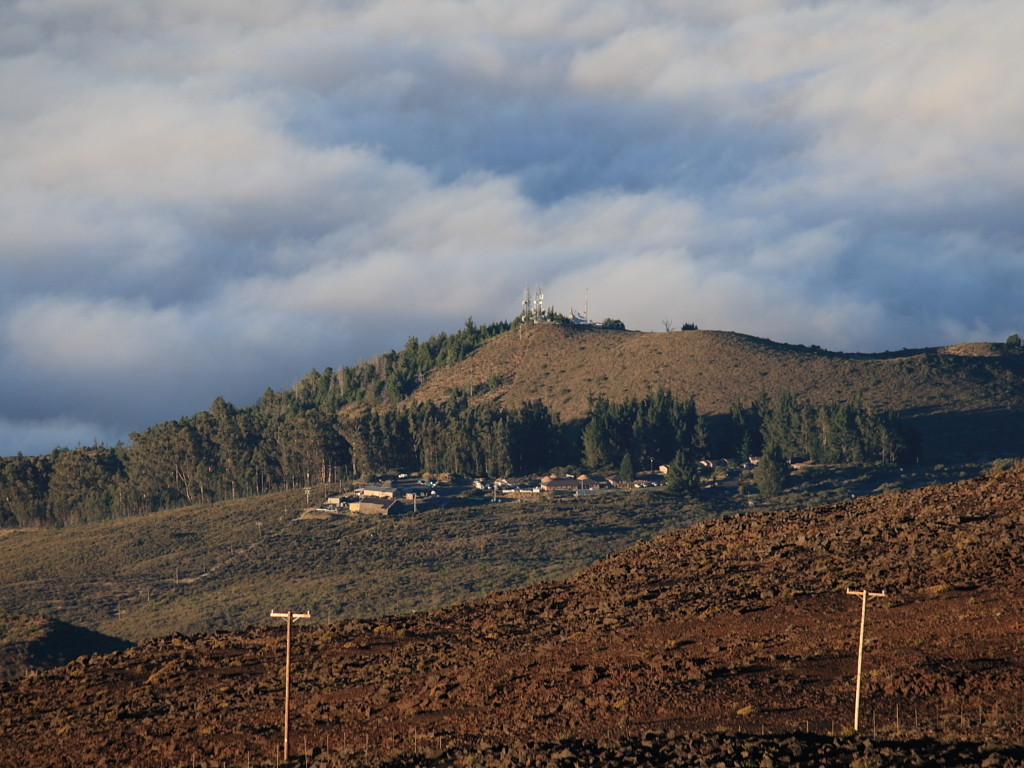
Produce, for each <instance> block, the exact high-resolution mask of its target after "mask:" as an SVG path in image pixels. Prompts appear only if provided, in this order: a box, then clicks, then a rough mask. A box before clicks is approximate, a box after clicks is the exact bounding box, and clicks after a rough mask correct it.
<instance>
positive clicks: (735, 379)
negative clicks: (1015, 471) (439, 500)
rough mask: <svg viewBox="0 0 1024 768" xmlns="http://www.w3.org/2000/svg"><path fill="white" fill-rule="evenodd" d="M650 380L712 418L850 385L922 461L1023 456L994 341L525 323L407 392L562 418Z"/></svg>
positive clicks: (1002, 358) (830, 393)
mask: <svg viewBox="0 0 1024 768" xmlns="http://www.w3.org/2000/svg"><path fill="white" fill-rule="evenodd" d="M657 387H667V388H669V389H671V390H672V391H673V392H674V393H676V394H677V395H694V396H695V398H696V403H697V408H698V411H699V412H701V413H703V414H705V415H708V416H711V417H715V416H722V415H725V414H728V413H729V410H730V408H731V407H732V405H733V403H735V402H739V403H741V404H743V405H749V404H750V403H751V402H753V401H754V400H755V399H756V398H757V397H758V395H759V394H760V393H761V392H767V393H768V394H769V395H777V394H779V393H780V392H783V391H788V392H791V393H792V394H793V395H795V396H796V397H797V398H798V399H800V400H806V401H809V402H813V403H817V404H824V403H832V402H848V401H850V400H851V399H853V398H854V397H855V396H856V395H857V394H861V395H862V396H863V398H864V400H865V401H866V402H868V403H870V404H871V405H872V406H874V407H875V408H878V409H882V410H894V411H897V412H899V413H900V414H901V415H902V416H903V417H904V418H905V419H906V420H907V422H908V423H909V424H912V425H913V426H914V427H915V428H917V429H918V430H919V432H920V433H921V436H922V446H923V454H922V457H921V460H922V461H923V462H928V463H934V462H937V461H963V460H968V459H970V460H975V459H978V458H981V457H990V458H991V457H995V456H1020V455H1024V354H1022V353H1021V351H1020V350H1019V349H1018V348H1015V347H1009V346H1007V345H1005V344H989V343H972V344H959V345H956V346H953V347H936V348H928V349H916V350H902V351H898V352H883V353H879V354H855V353H841V352H829V351H827V350H823V349H819V348H816V347H804V346H795V345H790V344H781V343H777V342H773V341H769V340H767V339H760V338H756V337H753V336H745V335H743V334H738V333H731V332H724V331H675V332H671V333H641V332H632V331H611V330H602V329H592V328H578V327H571V326H559V325H525V326H520V327H519V328H517V329H515V330H511V331H507V332H505V333H502V334H500V335H497V336H495V337H493V338H490V339H488V340H486V341H485V342H483V343H482V344H481V345H480V346H479V347H478V348H477V349H476V350H475V351H473V352H472V353H471V354H470V355H468V356H467V357H466V359H464V360H462V361H460V362H458V363H456V364H454V365H452V366H445V367H439V368H435V369H433V370H432V371H431V372H430V373H429V374H428V375H427V377H426V380H425V382H424V383H423V385H422V386H420V387H419V389H417V390H416V391H415V392H414V393H413V394H412V395H411V398H412V399H413V400H415V401H425V400H429V401H434V402H441V401H443V400H445V399H446V398H447V397H448V396H449V394H450V392H451V391H452V390H453V389H454V388H459V389H461V390H467V389H470V388H471V389H472V390H473V391H475V392H478V393H479V394H476V395H474V398H473V399H474V400H476V401H497V402H499V403H501V404H502V405H506V406H509V405H513V404H518V403H521V402H524V401H527V400H532V399H540V400H541V401H543V402H544V404H545V405H547V406H548V408H550V409H551V410H552V411H554V412H556V413H558V414H559V415H560V416H561V417H562V419H563V420H565V421H573V420H578V419H581V418H583V417H584V416H585V414H586V412H587V401H588V398H589V397H592V396H605V397H607V398H609V399H610V400H614V401H620V400H623V399H625V398H629V397H638V398H639V397H643V395H644V394H645V393H647V392H648V391H650V390H653V389H656V388H657Z"/></svg>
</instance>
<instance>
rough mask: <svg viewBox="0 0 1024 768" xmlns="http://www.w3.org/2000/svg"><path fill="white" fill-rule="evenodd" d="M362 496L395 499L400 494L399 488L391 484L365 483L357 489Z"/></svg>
mask: <svg viewBox="0 0 1024 768" xmlns="http://www.w3.org/2000/svg"><path fill="white" fill-rule="evenodd" d="M356 493H358V494H359V495H360V496H362V497H363V498H364V499H365V498H373V499H393V498H395V497H396V496H397V495H398V489H397V488H393V487H391V486H390V485H364V486H363V487H362V488H359V489H357V490H356Z"/></svg>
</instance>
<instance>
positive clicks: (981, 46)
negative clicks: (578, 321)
mask: <svg viewBox="0 0 1024 768" xmlns="http://www.w3.org/2000/svg"><path fill="white" fill-rule="evenodd" d="M1022 27H1024V15H1022V14H1021V13H1020V12H1019V9H1018V8H1017V6H1016V5H1015V4H1014V3H1012V2H1008V1H1007V0H988V1H987V2H982V3H976V2H965V1H962V0H934V1H932V2H924V3H921V2H909V1H907V2H899V1H897V2H889V1H886V2H882V0H868V1H867V2H857V3H854V2H851V1H850V0H831V1H829V0H826V1H825V2H804V1H802V0H729V1H726V2H722V3H716V4H713V5H710V6H709V5H708V4H707V3H697V2H683V3H673V4H658V3H636V2H627V1H626V0H601V1H600V2H583V1H582V0H560V1H558V0H556V1H555V2H552V1H551V0H545V1H544V2H540V0H525V2H521V3H515V4H512V5H510V4H507V3H499V2H496V0H467V1H466V2H458V3H456V2H449V1H447V0H441V1H440V2H439V1H438V0H432V1H431V2H426V0H363V1H362V2H351V3H341V2H331V1H330V0H276V1H275V2H273V3H271V2H245V3H241V2H238V3H236V2H225V3H217V4H216V5H215V6H213V7H210V6H209V4H200V3H192V2H184V3H174V4H166V3H156V2H153V1H152V0H143V2H140V3H135V4H131V5H126V4H124V3H115V2H113V1H112V0H90V2H84V3H83V2H78V1H76V2H71V1H70V0H38V1H37V2H33V3H17V4H6V5H4V6H2V7H0V82H3V83H4V84H5V87H4V99H3V103H2V104H0V387H2V388H3V392H4V398H3V400H2V401H0V451H5V452H13V451H15V450H17V449H18V446H25V447H26V448H29V447H30V450H29V451H28V452H35V451H37V450H41V448H40V446H41V445H44V444H46V443H47V441H53V443H54V444H56V443H63V444H76V443H78V442H83V443H88V442H91V441H92V439H91V438H90V437H89V435H90V434H92V437H93V438H96V439H101V440H105V441H108V442H109V441H111V440H112V439H117V437H118V436H121V437H123V436H125V435H127V433H128V431H130V430H132V429H141V428H144V427H145V426H147V425H148V424H150V423H153V422H156V421H158V420H161V419H167V418H175V417H178V416H180V415H183V414H187V413H191V412H194V411H195V410H197V409H199V408H203V407H206V406H207V405H208V404H209V403H210V401H211V400H212V399H213V398H214V397H215V396H217V395H224V396H226V397H227V398H228V399H229V400H233V401H235V402H236V403H239V404H244V403H247V402H251V401H252V400H254V399H255V398H256V397H257V396H258V395H259V393H260V392H262V391H263V390H264V389H265V388H266V387H267V386H272V387H283V386H288V385H289V384H291V383H292V382H293V381H294V380H296V379H297V378H298V377H299V376H300V375H301V374H302V373H303V372H305V371H307V370H308V369H309V368H311V367H314V366H316V367H324V366H327V365H331V366H339V365H345V364H352V363H355V362H356V361H357V360H358V359H359V358H360V357H362V358H368V357H370V356H371V355H373V354H375V353H377V352H380V351H383V350H386V349H388V348H391V347H395V346H401V345H402V344H404V342H405V338H406V337H407V336H409V335H413V334H415V335H418V336H420V337H425V336H427V335H429V334H431V333H435V332H437V331H441V330H448V331H450V330H453V329H454V328H457V327H459V326H461V324H462V321H463V320H464V319H465V318H466V317H467V316H469V315H472V316H473V317H474V318H475V319H476V320H477V321H478V322H487V321H490V320H494V319H501V318H509V317H511V316H513V315H515V314H516V313H517V312H518V310H519V300H520V297H521V292H522V288H523V286H524V285H527V284H529V285H533V284H535V283H538V282H541V283H544V285H545V294H546V299H547V303H548V304H549V305H550V304H554V306H556V308H558V309H560V310H562V311H568V309H569V308H570V307H575V308H579V307H580V306H581V304H582V297H583V291H584V289H587V288H589V291H590V307H591V313H592V314H597V315H600V316H602V317H605V316H611V317H618V318H621V319H622V320H624V321H625V322H626V324H627V326H629V327H631V328H641V329H649V330H654V329H658V328H660V327H661V321H662V320H663V319H664V318H666V317H668V318H670V319H674V321H675V322H676V323H677V324H679V323H682V322H697V323H698V324H699V325H700V326H701V327H702V328H722V329H727V330H737V331H743V332H747V333H753V334H756V335H760V336H769V337H773V338H777V339H779V340H782V341H790V342H800V343H813V344H820V345H822V346H826V347H830V348H834V349H849V350H861V351H871V350H880V349H886V348H900V347H905V346H920V345H934V344H946V343H954V342H959V341H964V340H968V339H976V338H982V337H984V338H995V339H1000V338H1005V336H1006V335H1008V334H1009V333H1011V332H1014V331H1018V332H1019V331H1021V330H1022V329H1024V312H1022V311H1021V309H1020V307H1021V306H1024V303H1022V301H1021V299H1022V298H1024V297H1022V295H1021V294H1022V290H1024V289H1022V288H1021V287H1020V286H1022V285H1024V258H1021V243H1022V242H1024V238H1022V225H1021V223H1020V221H1019V209H1020V203H1021V197H1022V187H1021V185H1022V181H1021V179H1024V173H1022V171H1024V150H1022V148H1021V145H1020V142H1019V140H1018V134H1019V126H1020V125H1021V123H1022V118H1024V114H1022V112H1024V100H1022V99H1021V98H1020V96H1019V93H1020V92H1021V87H1020V86H1021V83H1020V82H1018V80H1019V79H1020V77H1021V76H1020V75H1019V74H1018V72H1020V71H1024V68H1022V66H1021V64H1022V63H1024V62H1022V61H1021V58H1022V56H1024V55H1022V54H1021V53H1020V52H1019V44H1018V40H1019V39H1020V37H1021V34H1022V32H1024V29H1022ZM62 435H63V436H64V437H61V436H62Z"/></svg>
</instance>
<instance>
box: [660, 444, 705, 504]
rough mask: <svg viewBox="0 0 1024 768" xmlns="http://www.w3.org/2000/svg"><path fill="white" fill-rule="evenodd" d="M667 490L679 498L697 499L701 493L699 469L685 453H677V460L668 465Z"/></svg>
mask: <svg viewBox="0 0 1024 768" xmlns="http://www.w3.org/2000/svg"><path fill="white" fill-rule="evenodd" d="M665 490H666V491H668V492H669V493H675V494H678V495H679V496H694V497H695V496H697V494H699V493H700V477H698V475H697V468H696V467H695V466H694V465H693V462H692V461H690V459H689V458H687V456H686V454H685V453H684V452H683V451H677V452H676V456H675V458H674V459H672V461H671V462H670V463H669V465H668V474H667V475H666V477H665Z"/></svg>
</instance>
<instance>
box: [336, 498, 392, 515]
mask: <svg viewBox="0 0 1024 768" xmlns="http://www.w3.org/2000/svg"><path fill="white" fill-rule="evenodd" d="M348 508H349V511H351V512H356V513H358V514H360V515H397V514H400V513H401V512H402V511H403V510H404V508H405V507H404V505H403V504H402V502H401V501H399V500H398V499H382V498H364V499H361V500H360V501H354V502H352V503H351V504H349V505H348Z"/></svg>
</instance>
